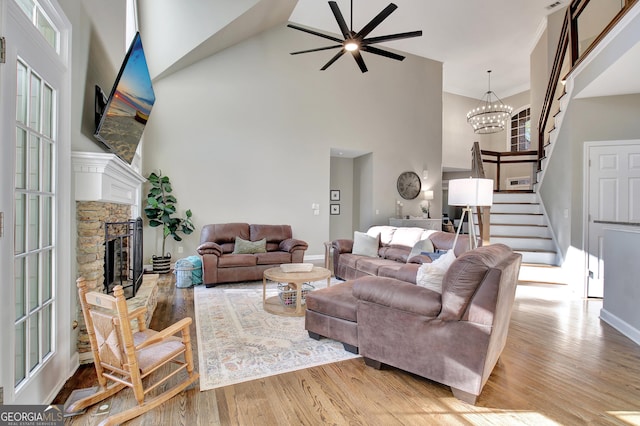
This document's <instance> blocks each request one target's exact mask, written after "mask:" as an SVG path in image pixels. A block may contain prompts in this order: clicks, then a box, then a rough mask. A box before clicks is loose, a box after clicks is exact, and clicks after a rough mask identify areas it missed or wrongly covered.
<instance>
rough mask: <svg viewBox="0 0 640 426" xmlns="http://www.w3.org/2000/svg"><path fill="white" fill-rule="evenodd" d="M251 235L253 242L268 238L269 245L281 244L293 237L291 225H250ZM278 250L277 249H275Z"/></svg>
mask: <svg viewBox="0 0 640 426" xmlns="http://www.w3.org/2000/svg"><path fill="white" fill-rule="evenodd" d="M249 235H250V237H251V238H250V239H251V241H258V240H261V239H263V238H266V240H267V245H269V244H270V243H274V244H280V241H282V240H286V239H288V238H291V237H292V233H291V226H290V225H253V224H252V225H249ZM274 250H277V247H276V248H275V249H274Z"/></svg>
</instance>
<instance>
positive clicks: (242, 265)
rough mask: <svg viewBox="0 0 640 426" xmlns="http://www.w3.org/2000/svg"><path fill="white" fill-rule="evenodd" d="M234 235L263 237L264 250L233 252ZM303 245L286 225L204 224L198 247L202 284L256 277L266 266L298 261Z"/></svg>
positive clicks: (260, 276)
mask: <svg viewBox="0 0 640 426" xmlns="http://www.w3.org/2000/svg"><path fill="white" fill-rule="evenodd" d="M237 237H239V238H240V239H242V240H245V241H248V242H252V243H255V242H258V241H261V240H263V239H264V240H265V244H264V250H262V251H264V252H256V253H234V249H235V248H236V245H235V243H236V238H237ZM307 247H308V245H307V243H306V242H304V241H301V240H297V239H294V238H293V237H292V231H291V226H289V225H250V224H248V223H223V224H212V225H205V226H204V227H202V231H201V232H200V245H199V246H198V253H199V254H200V255H201V256H202V269H203V280H204V284H205V285H206V286H207V287H212V286H214V285H216V284H220V283H232V282H240V281H252V280H260V279H262V274H263V272H264V271H265V270H266V269H269V268H272V267H274V266H277V265H280V264H282V263H300V262H302V260H303V258H304V252H305V250H306V249H307Z"/></svg>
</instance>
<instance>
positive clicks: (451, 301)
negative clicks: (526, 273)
mask: <svg viewBox="0 0 640 426" xmlns="http://www.w3.org/2000/svg"><path fill="white" fill-rule="evenodd" d="M511 253H512V250H511V249H510V248H509V247H507V246H505V245H503V244H492V245H490V246H485V247H479V248H477V249H475V250H470V251H467V252H465V253H464V254H462V255H460V256H459V257H458V258H457V259H456V261H455V262H454V263H453V264H452V265H451V267H450V268H449V270H448V271H447V273H446V274H445V275H444V279H443V281H442V313H441V314H440V318H441V319H443V320H451V319H456V320H457V319H460V318H461V317H462V316H463V315H464V313H465V312H466V310H467V306H468V305H469V301H470V300H471V298H472V297H473V295H474V294H475V292H476V290H477V288H478V286H480V284H481V283H482V281H483V279H484V277H485V275H486V274H487V272H488V271H489V269H491V268H493V267H495V266H496V265H498V264H499V263H500V262H501V261H503V260H504V259H505V258H507V257H508V256H510V255H511Z"/></svg>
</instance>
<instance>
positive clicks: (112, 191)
mask: <svg viewBox="0 0 640 426" xmlns="http://www.w3.org/2000/svg"><path fill="white" fill-rule="evenodd" d="M72 164H73V174H74V180H75V195H76V229H77V240H76V241H77V242H76V260H77V272H76V277H84V278H85V279H86V280H87V284H88V286H89V291H100V292H104V289H105V275H104V274H105V272H104V271H105V253H106V251H105V247H108V244H105V243H106V241H105V224H107V223H110V222H112V223H113V222H115V223H122V222H127V221H130V220H131V219H135V218H136V217H138V216H139V210H140V209H139V205H138V204H139V200H140V199H141V191H142V184H143V183H144V182H145V181H146V179H145V178H144V177H142V176H141V175H140V174H139V173H137V172H136V171H135V170H133V168H131V166H129V165H128V164H127V163H125V162H124V161H122V160H121V159H120V158H118V157H116V156H115V155H113V154H105V153H93V152H74V153H73V154H72ZM140 255H141V253H140ZM144 278H145V282H147V283H148V282H149V279H147V278H149V277H144ZM156 294H157V288H156V286H155V283H152V285H146V286H145V284H144V283H143V285H142V287H141V288H140V290H139V291H138V292H137V293H136V295H135V297H133V298H131V299H129V301H128V302H127V303H128V304H129V305H130V309H133V308H134V307H138V306H147V308H148V312H147V323H148V321H149V320H150V319H151V315H152V314H153V309H154V308H155V304H156V298H157V296H156ZM77 317H78V323H79V326H80V331H79V334H78V352H79V354H80V361H81V362H91V361H92V356H91V347H90V344H89V339H88V336H87V334H86V328H85V326H84V321H83V319H82V318H83V317H82V313H81V312H80V306H78V316H77Z"/></svg>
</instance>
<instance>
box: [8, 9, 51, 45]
mask: <svg viewBox="0 0 640 426" xmlns="http://www.w3.org/2000/svg"><path fill="white" fill-rule="evenodd" d="M15 1H16V3H17V4H18V6H20V9H22V11H23V12H24V13H25V15H27V17H28V18H29V19H30V20H31V22H32V23H33V25H34V26H35V27H36V28H37V29H38V31H40V34H42V36H43V37H44V38H45V40H47V43H49V44H50V45H51V47H53V49H54V50H55V51H56V52H59V50H58V42H59V38H60V33H59V31H58V30H57V29H56V27H55V26H54V25H53V23H52V22H51V19H49V17H48V16H47V15H46V13H45V12H44V10H43V8H42V6H41V5H40V4H39V3H38V0H15Z"/></svg>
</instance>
